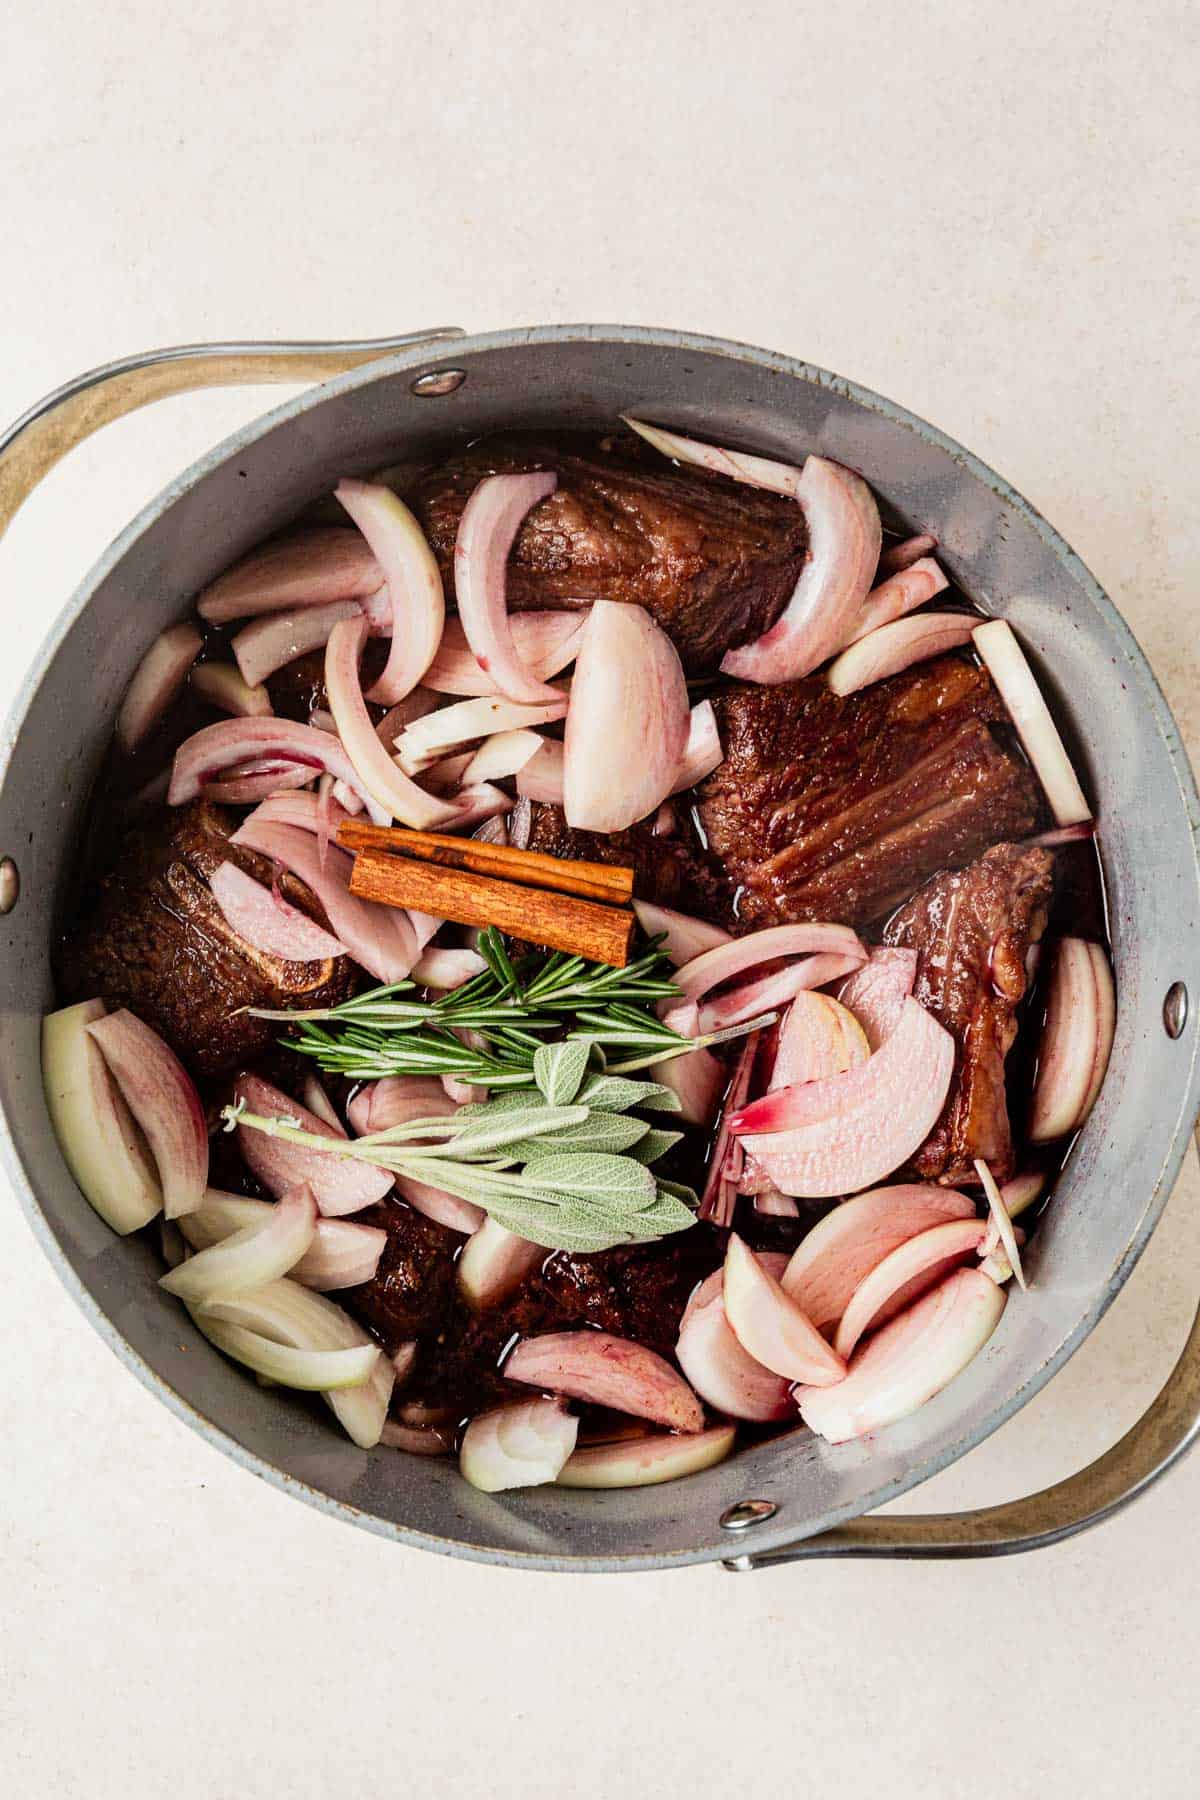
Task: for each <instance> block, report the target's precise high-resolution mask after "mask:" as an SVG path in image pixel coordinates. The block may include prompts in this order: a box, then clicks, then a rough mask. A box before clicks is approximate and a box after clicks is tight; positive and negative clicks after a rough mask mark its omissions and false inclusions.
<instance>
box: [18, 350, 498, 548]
mask: <svg viewBox="0 0 1200 1800" xmlns="http://www.w3.org/2000/svg"><path fill="white" fill-rule="evenodd" d="M464 335H465V334H464V332H463V331H462V329H461V327H459V326H457V325H438V326H434V327H433V328H432V329H430V330H428V331H406V332H404V333H403V334H402V335H401V336H399V337H386V338H348V339H346V340H345V341H343V342H336V341H333V342H330V343H295V344H179V345H175V346H174V347H173V348H171V349H167V350H145V351H142V352H140V353H139V354H138V355H137V356H126V357H123V358H122V359H121V360H120V361H119V362H111V363H105V364H104V366H103V367H102V368H99V369H89V370H88V372H87V374H86V375H77V376H76V377H75V379H74V380H73V381H68V382H67V383H66V384H65V385H64V386H63V387H60V388H56V389H55V390H54V392H53V393H52V394H47V395H46V396H45V398H44V399H42V400H39V401H38V402H37V404H36V405H35V406H31V407H30V408H29V410H28V412H25V413H22V415H21V417H20V418H19V419H17V420H16V421H15V422H14V423H13V424H12V425H10V426H9V428H8V430H7V431H5V432H4V433H3V434H2V435H0V537H3V535H4V533H5V532H6V531H7V530H8V527H9V525H10V524H11V523H12V520H13V518H14V517H15V516H16V513H17V511H18V510H19V508H20V507H21V505H22V504H23V503H24V501H25V500H27V499H28V497H29V495H30V494H31V493H32V492H33V490H34V488H35V487H36V486H37V484H38V482H39V481H40V480H41V479H42V476H43V475H45V474H47V473H48V471H49V470H50V469H52V468H53V467H54V465H55V463H56V462H59V461H60V460H61V458H62V457H64V456H65V455H66V454H67V452H68V450H73V449H74V448H75V445H76V444H81V443H82V442H83V440H84V438H87V437H91V435H92V433H93V432H94V431H98V430H99V429H100V427H101V426H102V425H108V424H110V423H111V421H112V420H113V419H120V418H123V417H124V416H125V414H126V413H131V412H137V411H138V409H139V408H140V407H143V406H150V405H152V404H153V402H154V401H155V400H162V399H165V398H166V397H167V396H168V395H171V394H184V393H188V392H189V391H190V390H192V389H193V388H208V387H254V386H258V385H260V384H261V385H264V386H265V385H266V384H268V383H271V382H305V381H328V380H329V379H330V377H331V376H334V375H341V374H343V373H344V371H345V370H347V369H355V368H358V366H359V365H360V364H361V363H368V362H375V361H377V360H378V359H379V358H380V357H384V356H390V355H391V354H392V353H393V352H394V351H397V350H406V349H410V348H412V347H414V346H416V345H420V344H439V343H446V342H450V341H453V340H454V339H455V338H460V337H463V336H464Z"/></svg>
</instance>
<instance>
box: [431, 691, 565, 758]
mask: <svg viewBox="0 0 1200 1800" xmlns="http://www.w3.org/2000/svg"><path fill="white" fill-rule="evenodd" d="M547 692H548V694H549V696H550V698H549V699H548V700H538V701H536V702H535V703H534V704H533V705H529V704H527V703H526V702H525V701H523V700H508V699H506V698H504V696H502V695H501V696H499V697H496V696H494V695H485V696H484V697H483V698H482V699H479V700H457V701H455V703H454V705H453V706H444V707H442V709H441V710H440V711H439V712H432V713H427V714H426V715H425V717H424V718H421V719H417V720H415V721H414V723H413V724H411V725H409V726H407V727H406V728H405V730H404V731H403V732H401V734H400V736H399V737H398V738H397V739H396V755H397V759H398V761H399V763H400V767H401V768H402V769H404V770H405V771H406V773H407V774H409V775H417V774H419V773H420V771H421V770H422V769H425V768H427V767H428V766H429V764H430V763H433V762H436V761H437V759H438V758H439V757H441V756H445V755H446V753H447V751H451V750H459V749H461V748H462V747H463V745H464V744H474V743H477V742H478V741H479V739H480V738H490V737H492V736H493V735H494V734H495V733H497V732H513V731H517V730H524V731H529V733H530V735H531V736H532V735H533V734H532V729H531V728H532V727H533V726H534V725H549V724H553V723H554V721H555V720H557V719H565V718H566V716H567V696H566V694H564V693H559V691H558V689H557V688H549V689H547ZM537 748H538V745H537V744H535V745H534V746H533V749H534V750H536V749H537ZM531 754H532V752H531ZM470 760H472V761H473V760H475V759H474V758H472V759H470ZM525 760H526V761H528V760H529V759H528V757H527V758H526V759H525ZM465 779H466V776H465V773H464V780H465Z"/></svg>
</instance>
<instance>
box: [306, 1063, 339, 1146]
mask: <svg viewBox="0 0 1200 1800" xmlns="http://www.w3.org/2000/svg"><path fill="white" fill-rule="evenodd" d="M300 1098H301V1099H302V1100H303V1101H304V1104H305V1106H307V1108H308V1110H309V1112H310V1113H316V1115H317V1117H318V1119H323V1120H324V1121H325V1123H326V1125H328V1127H329V1129H330V1130H331V1131H332V1132H335V1133H336V1134H337V1136H338V1137H347V1136H348V1135H349V1134H348V1132H347V1130H346V1127H345V1126H344V1125H343V1124H342V1121H341V1120H340V1119H339V1118H338V1115H337V1108H336V1107H335V1106H334V1104H333V1101H332V1100H331V1099H330V1098H329V1095H328V1094H327V1093H326V1092H325V1089H324V1088H323V1087H322V1086H321V1083H320V1081H319V1080H318V1079H317V1077H316V1076H315V1075H306V1076H305V1077H304V1085H303V1087H302V1088H301V1089H300Z"/></svg>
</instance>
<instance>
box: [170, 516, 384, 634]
mask: <svg viewBox="0 0 1200 1800" xmlns="http://www.w3.org/2000/svg"><path fill="white" fill-rule="evenodd" d="M382 582H383V571H382V569H381V568H380V567H379V564H378V563H377V562H376V560H375V558H374V556H372V554H371V549H370V546H369V545H368V544H366V543H365V542H364V541H363V539H362V538H361V537H360V536H359V534H358V532H357V531H349V530H347V529H346V528H345V527H344V526H335V527H333V528H331V529H322V530H318V531H300V532H294V533H293V534H292V535H291V536H290V537H285V538H278V539H277V540H276V541H275V542H274V543H273V544H268V545H267V546H266V547H265V549H262V550H255V551H252V552H251V554H250V555H249V556H246V557H243V559H242V561H241V562H239V563H235V564H234V565H233V567H232V569H227V570H226V571H225V573H224V575H220V576H218V578H217V579H216V581H214V582H213V583H212V584H211V585H210V586H209V587H207V588H205V590H204V592H203V593H202V594H201V595H200V598H199V599H198V600H197V602H196V611H197V612H198V613H199V614H200V617H201V618H202V619H207V620H208V622H209V624H210V625H226V624H228V623H229V621H230V620H231V619H249V618H252V617H254V616H255V615H256V614H258V613H268V612H285V611H289V610H291V609H292V608H294V607H300V606H320V605H322V604H323V603H325V602H327V601H330V600H360V599H362V598H363V597H364V596H365V595H367V594H373V593H374V592H375V590H376V589H377V588H378V587H380V586H381V584H382Z"/></svg>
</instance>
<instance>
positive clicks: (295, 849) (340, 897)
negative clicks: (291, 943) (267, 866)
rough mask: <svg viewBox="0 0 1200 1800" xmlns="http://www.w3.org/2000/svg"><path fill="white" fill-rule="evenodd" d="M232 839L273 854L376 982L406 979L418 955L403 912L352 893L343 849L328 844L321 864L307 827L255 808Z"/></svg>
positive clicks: (313, 838)
mask: <svg viewBox="0 0 1200 1800" xmlns="http://www.w3.org/2000/svg"><path fill="white" fill-rule="evenodd" d="M231 842H232V843H234V844H240V845H244V846H245V848H246V849H247V850H257V851H258V852H259V853H260V854H261V855H263V856H270V857H273V858H274V860H275V861H276V862H280V863H282V864H283V866H284V868H285V869H290V870H291V872H292V874H293V875H294V876H295V877H296V878H297V880H298V881H302V882H303V883H304V885H305V887H307V888H310V889H311V890H312V892H313V894H314V895H315V897H316V899H317V900H319V901H320V903H321V905H322V906H323V907H324V909H325V915H326V917H327V918H328V920H329V925H330V929H331V931H332V932H333V934H334V936H335V937H336V938H337V940H338V942H339V944H344V945H345V947H346V953H347V955H349V956H352V957H353V958H354V961H355V962H356V963H360V964H361V965H362V967H363V968H364V969H366V971H367V972H368V974H370V975H374V977H375V979H376V980H377V981H383V982H393V981H403V980H404V979H405V978H406V976H407V975H408V972H409V970H410V969H411V968H412V966H413V964H414V963H415V962H416V960H417V956H418V954H419V952H418V949H417V939H416V933H415V932H414V931H413V928H412V923H411V921H410V920H409V917H408V914H407V913H406V912H400V911H398V910H397V909H396V908H394V907H388V906H376V905H374V904H373V903H372V902H371V901H369V900H359V899H358V898H357V897H356V896H355V895H354V894H352V893H351V892H350V874H351V870H352V868H353V862H352V860H351V858H350V857H349V856H348V855H347V854H346V852H345V851H344V850H339V849H337V848H336V847H335V846H334V845H332V844H330V845H328V846H327V847H326V851H325V859H324V864H322V859H321V851H320V846H319V844H318V843H317V841H316V838H315V837H314V836H313V835H312V833H311V832H310V831H306V830H302V829H301V828H300V827H299V826H295V825H281V824H278V823H277V822H276V821H275V820H274V819H265V820H264V819H262V818H260V816H259V814H258V813H257V812H255V813H251V814H250V817H249V818H248V819H244V820H243V821H242V823H241V825H240V826H239V827H238V829H237V831H235V832H234V834H233V837H232V839H231Z"/></svg>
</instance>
